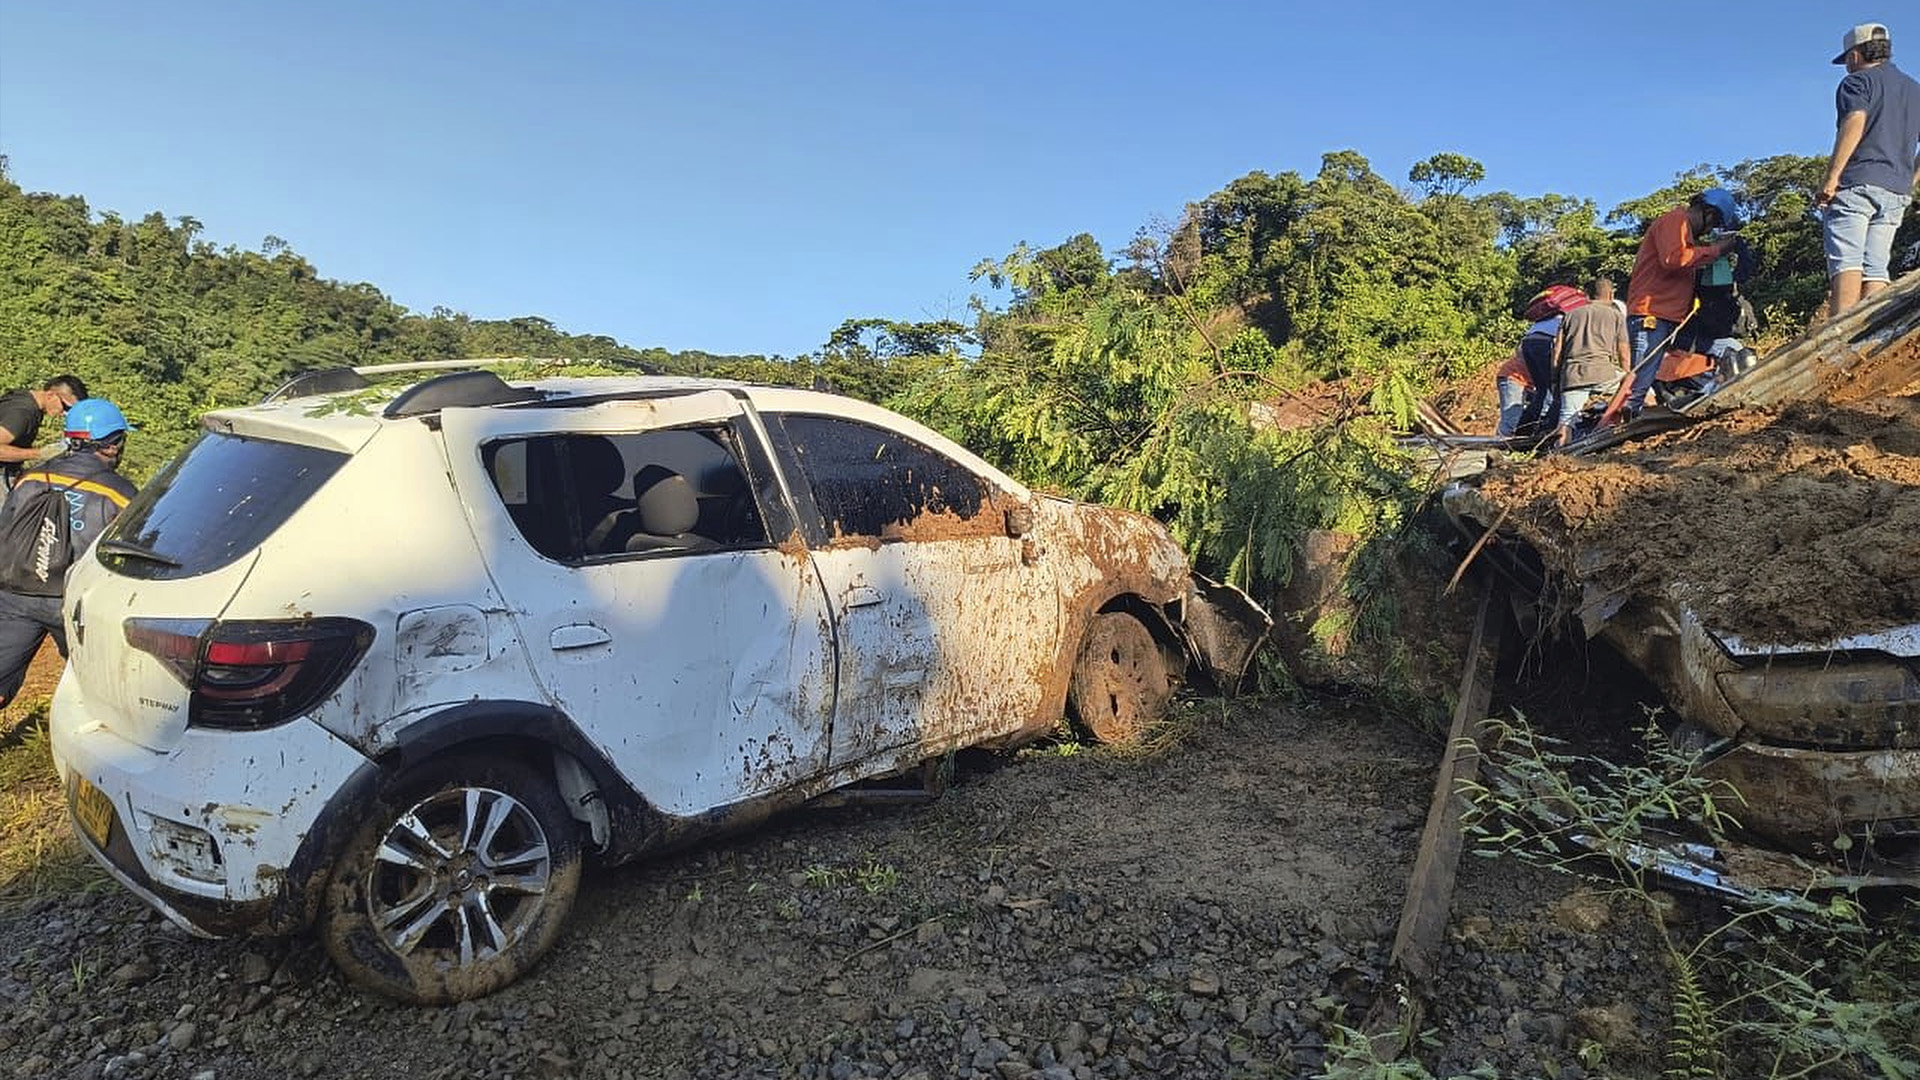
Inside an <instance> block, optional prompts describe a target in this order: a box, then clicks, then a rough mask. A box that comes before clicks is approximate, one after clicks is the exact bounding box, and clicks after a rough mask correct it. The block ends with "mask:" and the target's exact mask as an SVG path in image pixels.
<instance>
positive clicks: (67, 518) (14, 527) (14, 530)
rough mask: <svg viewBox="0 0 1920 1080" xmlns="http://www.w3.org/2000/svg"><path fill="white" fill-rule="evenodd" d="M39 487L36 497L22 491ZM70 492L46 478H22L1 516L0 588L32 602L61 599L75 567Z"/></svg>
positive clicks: (36, 476)
mask: <svg viewBox="0 0 1920 1080" xmlns="http://www.w3.org/2000/svg"><path fill="white" fill-rule="evenodd" d="M29 480H38V481H40V483H39V486H38V487H36V488H35V489H34V490H32V491H23V490H22V488H23V487H24V485H25V484H26V482H27V481H29ZM68 490H69V489H68V488H64V487H60V486H58V485H55V484H54V483H52V481H51V480H50V479H49V478H48V477H47V475H46V474H45V473H38V474H36V473H27V474H25V475H23V476H21V477H20V483H19V484H16V485H14V489H13V492H12V493H11V494H10V495H9V496H8V498H7V503H6V509H5V512H4V513H0V587H4V588H5V589H7V591H9V592H16V593H22V594H24V595H27V596H59V595H60V594H61V592H62V591H63V590H64V589H65V587H66V581H67V567H69V566H71V565H73V520H72V511H71V508H70V507H69V506H68V505H67V492H68Z"/></svg>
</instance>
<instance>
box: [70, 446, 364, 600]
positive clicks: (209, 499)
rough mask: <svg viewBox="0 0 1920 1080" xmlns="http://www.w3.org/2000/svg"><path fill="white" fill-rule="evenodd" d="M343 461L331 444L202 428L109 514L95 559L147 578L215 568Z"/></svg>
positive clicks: (288, 512)
mask: <svg viewBox="0 0 1920 1080" xmlns="http://www.w3.org/2000/svg"><path fill="white" fill-rule="evenodd" d="M346 463H347V455H346V454H343V453H340V452H338V451H335V450H320V449H316V448H314V447H311V446H298V445H295V444H293V443H283V442H273V441H270V440H267V439H246V438H241V437H240V436H237V435H222V434H219V433H217V432H211V431H209V432H205V433H203V434H202V435H201V436H200V437H199V438H198V439H196V440H194V442H193V444H192V445H191V446H188V447H187V449H186V452H185V453H183V454H181V455H180V456H179V457H178V458H175V459H174V461H173V463H172V464H171V465H168V466H167V467H166V468H165V469H164V470H162V471H161V473H160V475H159V476H156V477H154V478H153V480H152V482H150V483H149V484H147V486H146V487H144V488H142V489H141V491H140V494H138V495H136V496H134V498H133V501H132V502H131V503H128V504H127V508H126V509H125V510H123V511H121V512H120V516H119V517H117V518H115V519H114V521H113V524H112V525H111V526H109V527H108V529H107V531H106V532H105V533H104V534H102V536H101V539H100V547H99V548H98V549H96V550H97V552H98V556H99V559H100V561H101V562H102V563H104V564H106V565H107V566H108V567H110V568H111V569H113V570H114V571H116V572H118V573H121V574H124V575H126V576H127V577H137V578H146V579H151V580H167V579H170V578H184V577H192V576H194V575H195V574H204V573H207V572H208V571H211V570H218V569H219V568H221V567H223V566H225V565H227V564H228V563H231V562H232V561H234V560H235V559H238V558H239V557H240V556H242V555H245V554H246V553H247V552H249V551H252V550H253V549H254V548H256V547H258V546H259V545H260V542H261V541H262V540H265V539H266V538H267V537H268V536H269V535H271V534H272V532H273V530H275V529H277V528H279V527H280V525H281V524H282V523H283V522H285V521H286V520H287V518H288V517H290V516H292V514H293V512H294V511H295V510H298V509H300V506H301V504H303V503H305V502H306V501H307V498H308V497H309V496H311V495H312V494H313V493H314V492H316V491H318V490H320V485H322V484H324V483H326V482H327V479H328V478H329V477H331V476H332V475H333V474H334V473H335V472H337V471H339V468H340V466H342V465H344V464H346ZM136 549H137V550H136Z"/></svg>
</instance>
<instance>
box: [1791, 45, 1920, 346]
mask: <svg viewBox="0 0 1920 1080" xmlns="http://www.w3.org/2000/svg"><path fill="white" fill-rule="evenodd" d="M1833 62H1834V63H1836V64H1845V65H1846V66H1847V77H1846V78H1845V79H1842V80H1841V81H1840V89H1839V90H1838V91H1837V92H1836V93H1835V94H1834V104H1835V107H1836V109H1837V111H1838V113H1839V125H1838V130H1837V131H1836V132H1835V134H1834V139H1833V156H1832V157H1831V158H1830V159H1828V161H1827V178H1826V182H1825V183H1823V184H1821V185H1820V192H1819V194H1818V195H1817V196H1815V199H1816V201H1817V202H1818V203H1819V204H1820V205H1821V206H1824V207H1826V211H1827V212H1826V217H1825V218H1824V219H1823V224H1824V226H1825V233H1826V250H1827V281H1828V293H1827V315H1828V316H1829V317H1832V316H1835V315H1838V314H1840V313H1841V312H1843V311H1845V310H1847V309H1848V308H1850V307H1852V306H1853V305H1855V304H1857V303H1859V302H1860V301H1861V300H1862V299H1864V298H1865V297H1869V296H1872V295H1873V294H1874V293H1877V292H1879V291H1880V290H1881V289H1884V288H1886V287H1887V283H1888V282H1890V281H1892V280H1893V274H1892V272H1891V271H1892V268H1891V267H1890V266H1889V265H1888V264H1889V263H1890V262H1891V261H1892V254H1893V234H1894V232H1895V231H1896V230H1898V229H1899V228H1900V220H1901V219H1902V218H1903V217H1905V216H1906V213H1907V203H1908V202H1909V201H1910V200H1911V199H1912V198H1913V186H1914V181H1915V179H1916V168H1915V160H1914V158H1915V153H1914V150H1915V146H1916V145H1920V83H1916V82H1914V81H1913V79H1912V78H1911V77H1909V76H1908V75H1907V74H1906V73H1905V72H1903V71H1901V70H1900V69H1899V68H1897V67H1894V66H1893V39H1892V38H1891V37H1890V36H1889V35H1888V33H1887V28H1886V27H1885V26H1882V25H1881V24H1879V23H1862V24H1861V25H1859V26H1856V27H1854V28H1853V29H1851V30H1849V31H1847V32H1846V33H1845V34H1844V35H1842V36H1841V39H1840V55H1839V56H1836V57H1834V59H1833Z"/></svg>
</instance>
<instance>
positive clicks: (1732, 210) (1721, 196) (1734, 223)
mask: <svg viewBox="0 0 1920 1080" xmlns="http://www.w3.org/2000/svg"><path fill="white" fill-rule="evenodd" d="M1700 201H1701V202H1703V203H1705V204H1707V205H1708V206H1711V207H1713V209H1714V210H1715V211H1717V212H1718V213H1719V215H1720V224H1722V225H1724V226H1726V227H1727V228H1729V229H1737V228H1739V227H1740V207H1739V206H1737V205H1736V204H1735V203H1734V201H1733V194H1732V193H1731V192H1729V191H1728V190H1727V189H1726V188H1723V187H1710V188H1708V189H1707V190H1705V191H1703V192H1701V193H1700Z"/></svg>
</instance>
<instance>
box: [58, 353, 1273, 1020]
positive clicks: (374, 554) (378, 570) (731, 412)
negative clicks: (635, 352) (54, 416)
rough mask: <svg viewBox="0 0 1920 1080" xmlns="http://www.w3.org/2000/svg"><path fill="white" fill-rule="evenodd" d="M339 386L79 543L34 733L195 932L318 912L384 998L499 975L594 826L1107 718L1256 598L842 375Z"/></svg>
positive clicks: (789, 801) (598, 843)
mask: <svg viewBox="0 0 1920 1080" xmlns="http://www.w3.org/2000/svg"><path fill="white" fill-rule="evenodd" d="M345 382H346V384H347V386H348V387H349V388H348V389H337V390H335V391H333V392H331V393H325V394H319V393H306V392H305V391H303V390H302V389H300V388H298V387H296V388H292V389H291V390H290V391H288V392H285V393H286V396H284V397H282V398H280V399H279V400H272V401H270V402H268V403H267V404H263V405H260V406H254V407H249V408H241V409H233V410H227V411H221V412H216V413H212V414H209V415H208V416H207V417H206V418H205V422H204V426H205V429H206V430H205V431H204V433H203V434H202V435H201V436H200V437H199V439H198V440H197V441H196V442H194V443H193V444H192V445H191V446H190V447H189V448H188V449H187V450H186V451H185V452H183V453H182V454H181V456H180V457H179V458H178V459H177V460H175V461H174V462H173V463H172V464H171V465H169V466H168V467H167V469H166V470H165V471H164V472H162V473H161V474H160V475H159V476H158V477H156V478H155V479H154V481H153V482H152V483H151V484H149V485H148V486H147V488H146V490H144V491H143V492H142V493H141V494H140V496H139V497H138V498H137V499H136V500H135V501H134V502H133V504H132V505H130V506H129V507H128V508H127V510H126V511H125V512H124V513H123V514H122V515H121V516H120V518H119V520H118V521H117V522H116V523H115V525H114V526H113V528H112V529H111V530H110V531H109V532H108V533H107V534H106V535H105V536H103V538H102V539H101V541H100V542H99V544H98V545H97V547H96V548H95V550H94V552H93V554H92V555H91V556H90V557H88V558H86V559H85V560H83V561H82V562H81V563H80V564H79V565H77V566H76V568H75V570H74V572H73V574H72V576H71V578H70V580H69V584H68V587H67V594H66V595H67V601H66V603H67V607H66V618H67V622H68V625H69V635H68V636H69V641H70V642H71V645H72V655H71V657H70V660H69V664H68V667H67V670H66V672H65V674H64V676H63V677H62V679H61V681H60V684H59V687H58V689H57V691H56V693H55V696H54V702H53V711H52V730H53V748H54V754H55V757H56V759H57V761H58V763H59V766H60V769H61V771H62V775H63V777H64V779H65V781H66V783H67V785H68V791H69V796H70V804H71V808H72V815H73V819H74V823H75V826H76V830H77V832H78V833H79V835H80V836H81V837H83V839H84V842H85V844H86V846H87V847H88V848H89V849H90V850H91V851H92V852H93V854H94V855H95V856H97V857H98V859H99V860H100V861H101V862H102V863H103V864H104V865H105V866H106V867H107V868H108V869H109V870H110V871H111V872H112V874H113V875H114V876H115V877H116V878H118V879H119V880H120V881H121V883H123V884H124V885H125V886H126V887H127V888H129V889H131V890H133V891H134V892H135V893H137V894H139V895H140V896H141V897H143V898H144V899H145V900H146V901H147V902H148V903H150V904H152V905H153V906H154V907H156V908H158V909H159V910H160V911H162V912H164V913H166V914H167V915H168V916H170V917H171V918H172V919H174V920H175V921H177V922H178V923H180V924H181V925H182V926H185V927H187V928H188V929H190V930H192V931H194V932H196V933H199V934H203V935H229V934H235V933H241V932H271V933H288V932H297V931H300V930H302V929H303V928H307V927H316V928H317V929H318V930H319V932H320V934H321V936H322V938H323V940H324V942H325V944H326V947H327V949H328V951H329V952H330V954H331V955H332V957H333V959H334V961H335V962H336V963H337V964H338V965H339V966H340V967H341V968H342V969H343V970H344V971H345V972H346V973H347V974H348V975H349V976H350V977H352V978H353V979H355V980H357V981H359V982H360V983H362V984H364V985H366V986H369V987H372V988H374V989H377V990H380V991H382V992H384V993H387V994H390V995H393V996H395V997H398V998H402V999H405V1000H410V1001H418V1002H444V1001H451V1000H458V999H463V998H469V997H473V996H476V995H480V994H485V993H487V992H490V991H492V990H494V989H497V988H498V987H500V986H503V985H505V984H506V983H508V982H510V981H512V980H513V979H514V978H516V977H517V976H519V975H520V974H521V973H522V972H524V971H525V970H526V969H527V968H528V967H529V966H530V965H532V964H533V963H534V962H535V961H536V960H537V958H538V957H539V956H540V955H541V954H542V953H543V952H544V951H545V950H546V949H547V948H548V947H549V946H550V945H551V944H552V942H553V941H554V939H555V936H556V935H557V934H558V933H559V931H560V928H561V924H562V922H563V921H564V919H565V918H566V915H567V912H568V909H569V908H570V906H571V904H572V901H573V898H574V895H575V892H576V890H577V888H578V883H579V879H580V873H581V863H582V859H583V857H584V856H586V855H589V854H597V855H598V856H599V857H601V858H602V859H604V860H605V861H608V862H618V861H621V860H625V859H629V858H632V857H634V856H636V855H639V854H642V853H644V852H648V851H653V850H658V849H661V848H663V847H666V846H669V845H672V844H675V843H679V842H683V841H686V840H688V839H691V838H694V837H697V836H701V835H706V834H710V833H712V832H714V831H716V830H719V829H723V828H737V827H739V826H742V825H744V824H748V823H751V822H753V821H756V820H758V819H760V818H762V817H764V816H765V815H767V814H769V813H771V812H773V811H775V810H778V809H780V808H782V807H786V806H790V805H793V804H796V803H799V802H802V801H805V800H807V799H810V798H813V797H815V796H818V795H821V794H823V793H826V792H829V791H833V790H835V789H840V788H843V787H844V786H846V785H849V784H853V783H855V782H857V781H865V780H870V779H872V778H877V777H886V776H893V775H900V774H908V773H911V772H912V771H913V770H914V769H915V768H916V767H918V766H921V765H922V763H925V762H929V761H932V760H935V759H937V758H939V757H941V756H942V755H944V754H946V753H948V752H950V751H953V750H956V749H958V748H963V747H973V746H983V745H988V746H1010V745H1016V744H1018V743H1021V742H1023V741H1026V740H1031V739H1035V738H1038V737H1041V736H1043V735H1046V734H1047V733H1049V732H1051V731H1053V730H1054V729H1055V727H1056V725H1057V724H1059V723H1060V722H1061V721H1062V719H1063V717H1064V716H1070V717H1071V718H1072V720H1073V721H1074V722H1076V723H1078V724H1080V725H1081V726H1082V727H1083V728H1084V729H1085V730H1086V731H1087V732H1088V733H1089V734H1091V735H1092V736H1094V737H1096V738H1102V739H1116V740H1123V739H1127V738H1130V737H1133V736H1134V735H1136V734H1137V733H1138V732H1139V730H1140V728H1141V725H1143V724H1144V723H1146V722H1148V721H1149V720H1151V719H1152V718H1153V717H1154V716H1155V714H1156V713H1157V712H1158V711H1159V710H1160V709H1161V708H1162V707H1163V706H1164V705H1165V704H1166V702H1167V701H1168V698H1169V696H1170V694H1171V693H1172V691H1173V688H1174V686H1175V684H1176V682H1177V681H1178V680H1179V679H1180V678H1182V677H1183V676H1185V675H1186V674H1188V672H1189V668H1191V669H1192V670H1193V671H1194V672H1195V673H1197V674H1200V675H1202V676H1203V677H1204V678H1205V679H1206V680H1208V681H1211V682H1213V683H1215V684H1219V685H1230V684H1232V683H1234V682H1236V681H1237V680H1238V679H1239V678H1240V677H1241V676H1242V674H1243V673H1244V671H1245V668H1246V666H1247V663H1248V661H1249V658H1250V656H1251V654H1252V651H1253V649H1254V648H1255V647H1257V645H1258V642H1259V640H1260V638H1261V636H1263V635H1264V633H1265V631H1266V628H1267V625H1268V623H1267V619H1266V616H1265V615H1264V613H1262V612H1260V611H1259V609H1258V608H1256V607H1254V606H1253V605H1252V604H1251V603H1250V602H1248V601H1247V600H1246V599H1245V597H1243V596H1241V595H1240V594H1238V593H1237V592H1235V591H1233V590H1230V589H1224V588H1221V587H1219V586H1216V585H1213V584H1211V583H1208V582H1205V581H1204V580H1202V579H1197V578H1196V577H1194V576H1193V575H1191V573H1190V570H1189V567H1188V564H1187V561H1186V559H1185V557H1184V556H1183V554H1182V553H1181V551H1180V550H1179V548H1178V547H1177V546H1176V545H1175V544H1174V542H1173V541H1172V539H1171V538H1170V537H1169V536H1168V534H1167V533H1166V531H1165V530H1164V529H1163V528H1162V527H1161V526H1160V525H1159V524H1157V523H1156V522H1154V521H1153V520H1152V519H1150V518H1146V517H1142V516H1139V515H1135V514H1129V513H1125V512H1121V511H1117V510H1111V509H1106V508H1102V507H1097V506H1088V505H1083V504H1076V503H1073V502H1070V501H1068V500H1064V499H1059V498H1051V497H1044V496H1038V495H1035V494H1033V493H1032V492H1029V491H1027V490H1026V489H1025V488H1023V487H1021V486H1020V485H1019V484H1018V483H1016V482H1015V481H1013V480H1011V479H1009V478H1008V477H1006V476H1004V475H1002V474H1001V473H1000V472H998V471H996V470H995V469H993V468H992V467H991V466H989V465H987V464H986V463H985V462H983V461H981V460H980V459H978V458H977V457H975V456H973V455H971V454H969V453H968V452H967V451H965V450H963V449H961V448H960V447H958V446H956V445H954V444H953V443H951V442H949V441H948V440H946V439H944V438H942V437H941V436H940V435H939V434H937V433H935V432H933V431H931V430H929V429H927V428H924V427H922V426H920V425H918V424H915V423H913V422H912V421H910V420H907V419H904V418H902V417H900V416H897V415H894V414H892V413H890V412H887V411H885V410H883V409H879V408H876V407H873V406H870V405H866V404H863V403H861V402H858V401H853V400H850V399H846V398H841V397H837V396H833V395H828V394H820V393H813V392H807V391H798V390H787V389H773V388H765V387H752V386H746V385H739V384H731V383H723V382H715V381H710V380H688V379H666V378H657V377H633V378H618V379H604V378H602V379H542V380H538V381H534V382H532V383H528V384H524V385H518V384H509V383H507V382H505V381H503V380H501V379H500V378H498V377H497V376H496V375H494V374H493V373H492V372H488V371H464V372H458V373H455V374H449V375H443V376H440V377H437V378H432V379H429V380H427V381H425V382H422V383H419V384H417V385H414V386H411V387H409V388H407V389H405V390H404V391H402V392H400V393H398V394H397V396H396V395H394V394H393V393H392V392H391V391H387V392H384V393H383V392H381V391H379V390H377V389H374V388H371V387H368V386H367V384H366V382H365V380H364V379H359V378H357V377H353V376H346V377H345ZM335 385H339V384H338V383H336V384H335ZM355 385H357V386H358V387H359V388H358V389H354V388H352V387H354V386H355Z"/></svg>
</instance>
